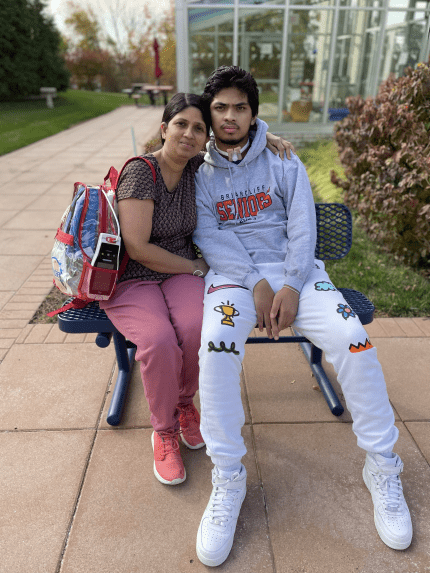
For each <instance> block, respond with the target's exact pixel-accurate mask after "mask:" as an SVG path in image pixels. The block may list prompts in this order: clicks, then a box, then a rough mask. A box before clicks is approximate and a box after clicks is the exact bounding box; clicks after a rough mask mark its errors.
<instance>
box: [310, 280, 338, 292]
mask: <svg viewBox="0 0 430 573" xmlns="http://www.w3.org/2000/svg"><path fill="white" fill-rule="evenodd" d="M315 290H325V291H328V290H336V291H337V288H336V287H335V286H334V285H332V284H331V283H329V282H327V281H319V282H317V283H315Z"/></svg>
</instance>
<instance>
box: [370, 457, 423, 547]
mask: <svg viewBox="0 0 430 573" xmlns="http://www.w3.org/2000/svg"><path fill="white" fill-rule="evenodd" d="M363 480H364V483H365V484H366V487H367V489H368V490H369V493H370V495H372V491H371V489H370V476H369V475H368V474H367V472H366V467H364V468H363ZM372 501H373V499H372ZM373 521H374V522H375V527H376V531H377V532H378V535H379V537H380V538H381V539H382V541H383V542H384V543H385V545H387V546H388V547H391V549H397V551H404V550H405V549H407V548H408V547H409V545H410V544H411V543H412V534H411V536H410V539H405V541H403V542H400V541H396V540H394V539H392V538H391V537H389V536H388V535H387V533H386V531H385V529H383V527H382V526H381V525H380V523H379V520H378V517H377V513H376V508H374V509H373Z"/></svg>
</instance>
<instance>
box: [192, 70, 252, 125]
mask: <svg viewBox="0 0 430 573" xmlns="http://www.w3.org/2000/svg"><path fill="white" fill-rule="evenodd" d="M225 88H236V89H238V90H239V91H240V92H242V93H244V94H246V95H247V96H248V103H249V105H250V107H251V112H252V117H255V116H256V115H257V114H258V104H259V99H258V87H257V82H256V81H255V80H254V78H253V77H252V76H251V74H250V73H249V72H246V71H245V70H242V68H239V67H238V66H221V67H219V68H218V69H217V70H215V71H214V72H212V74H211V75H210V76H209V79H208V81H207V82H206V85H205V89H204V91H203V99H204V101H205V104H206V105H207V106H208V107H209V106H210V104H211V103H212V101H213V99H214V97H215V96H216V95H217V94H218V93H219V92H220V91H221V90H223V89H225Z"/></svg>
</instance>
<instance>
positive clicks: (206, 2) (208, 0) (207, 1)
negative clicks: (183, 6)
mask: <svg viewBox="0 0 430 573" xmlns="http://www.w3.org/2000/svg"><path fill="white" fill-rule="evenodd" d="M187 2H188V4H197V5H200V6H202V5H203V6H210V5H211V4H230V5H231V4H234V0H187Z"/></svg>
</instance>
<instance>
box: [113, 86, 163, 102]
mask: <svg viewBox="0 0 430 573" xmlns="http://www.w3.org/2000/svg"><path fill="white" fill-rule="evenodd" d="M172 90H173V86H157V85H152V84H131V88H127V89H125V90H122V91H123V93H126V94H128V97H132V98H133V99H134V100H135V101H136V105H138V100H139V98H140V97H141V96H142V95H143V94H145V93H146V94H148V95H149V101H150V102H151V105H155V97H156V96H157V95H159V94H161V93H162V94H163V96H164V105H167V94H168V92H171V91H172Z"/></svg>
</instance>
